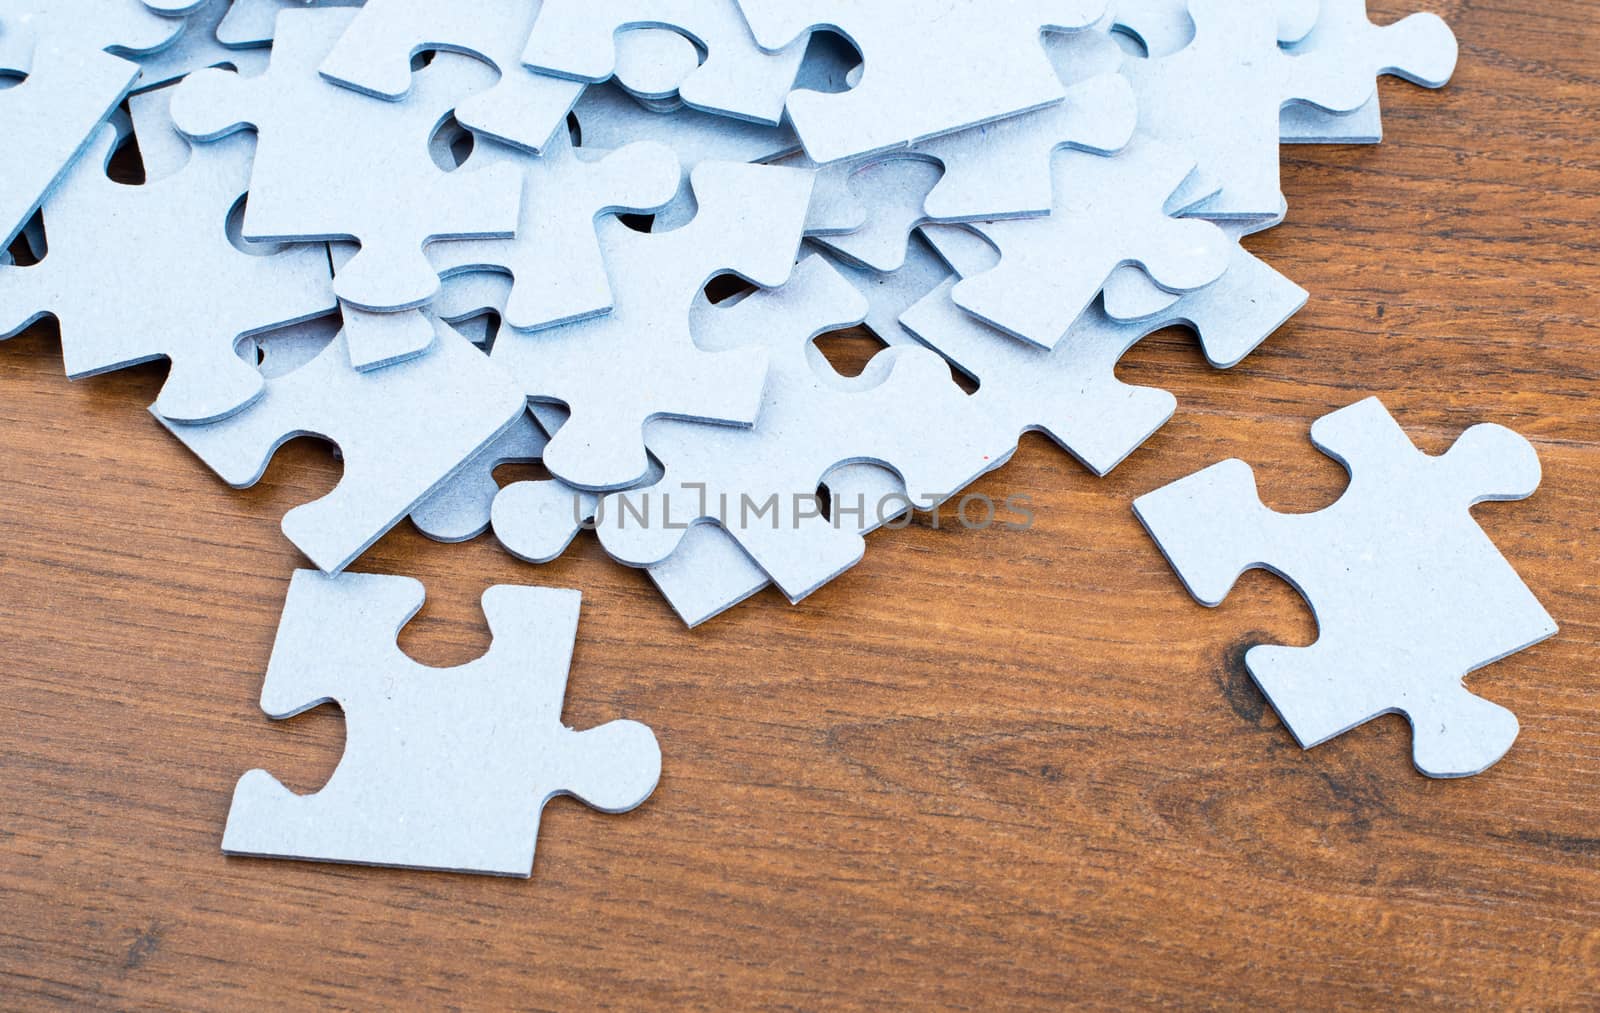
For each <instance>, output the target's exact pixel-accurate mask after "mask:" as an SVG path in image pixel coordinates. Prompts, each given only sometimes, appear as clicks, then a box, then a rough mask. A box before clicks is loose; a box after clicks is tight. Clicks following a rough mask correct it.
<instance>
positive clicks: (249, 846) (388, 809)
mask: <svg viewBox="0 0 1600 1013" xmlns="http://www.w3.org/2000/svg"><path fill="white" fill-rule="evenodd" d="M424 597H425V592H424V590H423V587H422V584H421V583H419V582H418V581H415V580H412V579H411V578H409V577H387V576H379V575H376V574H345V575H343V576H340V577H325V576H323V575H322V574H319V573H315V572H312V571H308V570H301V571H299V572H297V573H296V574H295V575H294V578H293V579H292V580H291V581H290V584H289V596H288V600H287V601H286V602H285V604H284V610H283V620H282V622H281V623H280V624H279V626H278V637H277V640H276V641H275V642H274V644H273V647H272V660H271V661H270V662H269V663H268V666H267V676H266V680H265V682H264V684H263V685H262V689H261V708H262V710H264V711H266V713H267V715H268V716H269V717H272V718H274V719H277V720H282V719H285V718H291V717H294V716H295V715H297V714H301V713H304V712H305V711H308V710H310V709H311V708H313V707H316V706H319V705H321V704H324V703H328V702H334V703H337V704H338V705H339V708H340V709H341V710H342V711H343V712H344V720H345V749H344V756H343V758H342V759H340V761H339V766H338V768H337V769H336V770H335V771H334V772H333V776H332V777H330V778H329V779H328V782H327V784H325V785H323V787H322V788H321V789H320V790H319V791H317V792H315V793H314V794H311V795H296V794H294V793H293V792H291V791H290V790H289V789H287V788H285V787H284V786H283V784H282V783H281V782H279V781H278V780H277V778H275V777H273V776H272V775H271V774H269V773H267V772H266V771H264V770H252V771H250V772H249V773H247V774H245V775H244V776H243V777H242V778H240V779H239V784H238V786H237V787H236V788H235V789H234V793H233V805H232V806H231V807H230V808H229V810H228V823H227V828H226V829H225V830H224V831H223V836H222V850H223V851H224V852H226V853H227V854H230V855H249V856H255V857H261V858H294V859H303V860H307V861H323V862H349V863H357V864H361V865H389V866H400V867H403V868H411V869H438V870H444V871H451V872H475V873H488V874H491V875H500V876H523V877H526V876H529V875H531V874H532V872H533V856H534V847H535V844H536V843H537V841H538V836H539V818H540V814H541V813H542V811H543V810H544V807H545V804H546V803H548V802H549V801H550V800H551V799H553V798H555V797H556V796H557V795H572V796H574V797H576V798H578V799H580V800H582V801H583V802H584V803H586V804H587V805H589V806H592V807H593V808H595V809H599V810H600V811H602V812H608V813H622V812H627V811H629V810H631V809H635V808H637V807H638V806H639V805H641V804H643V802H644V800H645V799H647V798H649V797H650V794H651V793H652V792H653V791H655V786H656V783H657V781H658V780H659V779H660V776H661V749H660V746H659V745H658V744H657V743H656V738H655V734H654V733H653V732H651V731H650V729H649V728H647V727H645V726H644V725H641V724H638V723H637V722H633V721H613V722H611V723H609V724H605V725H601V726H600V727H598V728H593V729H589V730H587V731H581V732H580V731H574V730H573V729H571V728H567V727H566V726H564V725H563V724H562V723H561V710H562V706H563V705H564V703H565V699H566V686H567V672H568V669H569V668H570V666H571V664H572V645H573V641H574V638H575V637H576V636H577V629H578V609H579V602H580V595H579V594H578V592H576V591H560V590H555V589H551V588H534V587H514V586H508V585H500V586H497V587H492V588H490V589H489V590H488V591H486V592H485V593H484V596H483V612H484V616H485V618H486V619H487V620H488V623H489V629H490V632H491V633H492V634H493V636H494V641H493V643H492V644H491V645H490V647H489V650H488V653H486V654H484V655H483V657H481V658H479V659H478V660H476V661H472V662H468V663H467V664H465V665H460V666H457V667H455V668H448V669H437V668H429V667H428V666H426V665H420V664H418V663H417V662H415V661H413V660H411V658H409V657H408V656H407V655H406V654H405V653H404V652H403V651H401V650H400V648H399V646H398V645H397V644H396V642H395V638H396V636H397V635H398V634H399V632H400V629H401V628H402V627H403V626H405V625H406V623H407V622H408V621H409V620H410V619H411V617H412V616H414V615H416V613H417V610H418V609H420V608H421V607H422V603H423V599H424Z"/></svg>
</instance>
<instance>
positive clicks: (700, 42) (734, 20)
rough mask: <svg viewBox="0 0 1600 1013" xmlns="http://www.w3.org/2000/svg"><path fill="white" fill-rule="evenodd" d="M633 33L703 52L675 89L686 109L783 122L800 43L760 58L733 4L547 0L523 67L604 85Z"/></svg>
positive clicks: (715, 0)
mask: <svg viewBox="0 0 1600 1013" xmlns="http://www.w3.org/2000/svg"><path fill="white" fill-rule="evenodd" d="M630 28H668V29H671V30H673V31H676V32H679V33H682V34H683V35H685V36H687V37H688V38H689V39H691V40H693V41H694V43H695V44H696V45H697V46H698V47H700V48H701V49H703V50H704V51H705V54H706V56H705V61H704V62H703V63H701V64H700V65H699V66H698V67H697V68H696V69H695V70H694V71H693V72H692V73H690V74H689V75H687V76H686V77H684V79H683V81H682V83H681V84H680V86H679V88H678V94H679V95H680V96H681V98H682V99H683V102H684V103H685V104H686V105H688V106H691V107H693V108H696V109H700V110H703V111H706V112H713V113H721V114H722V115H724V116H731V117H736V118H738V119H745V120H752V121H754V122H757V123H765V124H768V125H771V126H776V125H777V124H778V123H779V122H780V121H781V120H782V118H783V108H784V100H785V98H786V97H787V96H788V94H789V89H790V88H791V87H792V86H793V85H794V82H795V76H796V75H797V74H798V73H799V70H800V64H801V61H802V60H804V58H805V50H806V46H805V42H804V41H803V40H802V41H801V42H799V43H797V44H795V45H791V46H786V47H784V46H779V47H773V48H772V49H771V50H769V51H765V52H764V51H763V50H762V47H760V46H758V45H757V44H756V40H755V39H754V38H753V37H752V36H751V34H750V29H749V27H748V26H747V25H746V24H745V21H744V18H742V17H741V16H740V13H739V8H738V6H737V5H736V3H735V0H612V2H611V3H609V4H607V5H606V6H605V7H604V8H603V9H602V10H600V11H599V12H597V11H596V9H595V6H594V5H593V4H592V3H587V2H584V0H544V3H543V5H542V6H541V8H540V10H539V16H538V20H537V21H536V22H535V24H534V26H533V32H532V34H531V35H529V36H528V45H527V48H526V49H525V50H524V51H523V54H522V62H523V63H525V64H527V65H528V66H530V67H532V68H534V69H536V70H539V71H542V72H544V73H546V74H553V75H556V76H558V77H564V78H570V79H572V80H574V81H586V82H596V83H597V82H601V81H606V80H609V79H610V78H611V77H612V76H613V75H615V74H617V73H618V71H619V69H620V67H619V60H618V51H617V38H618V33H619V32H622V31H623V30H624V29H630Z"/></svg>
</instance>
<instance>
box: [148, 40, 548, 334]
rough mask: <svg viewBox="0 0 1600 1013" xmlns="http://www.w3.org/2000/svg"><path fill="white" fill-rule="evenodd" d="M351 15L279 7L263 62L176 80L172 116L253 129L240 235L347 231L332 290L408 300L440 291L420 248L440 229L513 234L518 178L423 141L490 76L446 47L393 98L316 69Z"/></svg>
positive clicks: (370, 299)
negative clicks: (263, 69)
mask: <svg viewBox="0 0 1600 1013" xmlns="http://www.w3.org/2000/svg"><path fill="white" fill-rule="evenodd" d="M354 15H355V12H353V11H346V10H307V11H286V12H284V13H283V14H282V15H280V16H279V19H278V30H277V39H276V41H275V43H274V45H273V50H272V62H271V64H270V66H269V68H268V70H267V73H265V74H263V75H261V76H260V77H254V78H242V77H240V76H239V75H237V74H234V73H230V72H228V71H222V70H206V71H201V72H200V73H198V74H195V75H193V76H191V77H190V78H189V79H188V80H186V81H184V82H183V83H182V84H180V85H178V90H177V92H176V93H175V94H174V96H173V98H172V117H173V120H174V122H175V123H177V125H178V127H179V129H180V130H182V131H183V132H184V133H185V134H187V135H188V136H189V137H190V138H192V139H194V140H199V141H211V140H216V139H217V138H220V137H225V136H227V135H228V134H231V133H234V132H236V131H239V130H243V129H246V128H250V127H253V128H254V129H255V130H256V132H257V134H258V135H259V142H258V145H257V150H256V160H255V169H254V172H253V174H252V176H251V182H250V202H249V205H248V209H247V210H246V213H245V235H246V236H247V237H248V238H250V239H255V240H270V241H274V242H283V241H327V240H342V239H349V240H355V241H356V242H358V243H360V245H361V252H360V254H358V255H357V256H356V257H354V258H353V259H351V261H350V262H349V263H348V264H346V265H345V266H344V267H343V269H341V270H340V271H339V272H338V274H337V275H336V277H335V279H334V291H335V292H336V293H337V294H338V296H339V298H340V299H341V300H343V301H344V302H346V303H348V304H350V305H352V306H355V307H356V308H358V309H366V310H372V311H376V312H386V311H394V310H403V309H412V308H416V307H420V306H424V305H426V304H427V303H428V302H429V301H430V300H431V299H432V298H433V296H434V295H435V294H436V293H437V292H438V289H439V278H438V274H437V273H436V272H435V271H434V270H433V268H432V266H431V265H429V263H428V261H427V258H426V257H425V256H424V255H423V252H422V247H423V246H424V245H425V244H427V243H429V242H431V241H433V240H437V239H445V238H495V237H501V238H505V237H510V236H511V235H513V234H514V233H515V231H516V227H517V216H518V209H519V204H520V199H521V192H522V184H521V179H520V178H519V175H518V173H517V172H516V170H515V169H514V168H513V167H511V166H508V165H492V166H489V167H487V168H484V169H482V170H478V171H462V172H454V173H451V172H445V171H443V170H441V169H440V168H439V167H438V166H437V165H435V164H434V161H433V159H432V157H431V156H430V155H429V153H428V146H427V142H428V139H429V138H430V137H431V136H432V135H433V134H434V132H435V131H436V130H437V128H438V126H439V125H440V124H441V123H442V122H443V121H444V120H445V118H446V117H447V116H448V115H449V112H450V110H451V108H453V106H454V105H455V103H456V102H458V101H460V100H461V99H462V98H463V97H465V96H467V95H470V94H472V93H473V92H475V91H477V90H478V89H480V88H482V87H484V86H485V85H486V84H487V83H489V82H491V81H492V80H493V76H494V72H493V70H491V69H490V68H488V67H485V66H484V65H482V64H480V63H478V62H476V61H474V60H472V59H469V58H467V57H464V56H459V55H456V54H451V53H441V54H439V55H438V56H437V57H436V58H435V59H434V60H433V62H432V63H431V64H430V65H429V66H428V67H427V68H425V69H424V70H422V71H419V72H418V73H417V74H416V75H415V84H414V87H413V89H412V92H411V93H410V94H409V95H408V96H407V98H406V99H405V100H404V101H401V102H380V101H375V100H373V99H372V98H370V97H368V96H364V95H361V94H359V93H356V92H353V91H350V90H349V89H347V88H340V87H337V86H335V85H333V84H330V83H329V82H327V81H325V80H323V79H322V77H321V76H320V75H318V73H317V70H316V68H317V65H318V63H320V62H321V60H322V57H323V55H324V54H325V53H326V52H327V50H328V48H329V47H330V46H332V45H333V43H334V42H335V41H337V39H338V38H339V35H340V33H341V32H342V31H343V30H344V28H345V27H346V26H347V25H348V24H349V23H350V20H351V18H352V17H353V16H354ZM330 160H337V164H332V165H330Z"/></svg>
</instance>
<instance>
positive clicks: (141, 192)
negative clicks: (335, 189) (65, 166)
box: [0, 126, 335, 422]
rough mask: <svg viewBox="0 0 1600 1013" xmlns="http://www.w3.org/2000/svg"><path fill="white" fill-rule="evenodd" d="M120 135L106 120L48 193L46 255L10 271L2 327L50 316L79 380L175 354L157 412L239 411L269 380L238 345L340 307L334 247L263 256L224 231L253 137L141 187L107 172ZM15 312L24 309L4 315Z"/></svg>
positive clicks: (1, 292)
mask: <svg viewBox="0 0 1600 1013" xmlns="http://www.w3.org/2000/svg"><path fill="white" fill-rule="evenodd" d="M115 143H116V131H115V129H114V128H112V127H110V126H102V127H101V128H100V132H99V133H98V134H97V135H96V138H95V140H94V142H93V143H92V144H91V145H90V147H89V150H88V151H87V152H86V153H85V155H84V157H83V158H82V159H80V160H79V161H78V162H77V163H76V164H75V165H74V166H73V167H72V169H71V170H69V172H68V173H67V176H66V178H65V179H63V180H62V182H61V183H60V184H59V185H58V186H57V187H56V188H55V190H54V191H53V193H52V194H51V197H50V199H49V201H48V202H47V203H46V205H45V214H46V215H47V216H48V218H49V229H50V242H49V251H48V253H47V254H46V256H45V258H44V259H43V260H42V261H40V262H39V263H38V264H36V265H34V266H32V267H13V268H6V269H5V270H4V271H0V305H3V306H5V307H7V312H4V313H0V333H8V334H14V333H16V332H17V331H20V330H21V329H22V328H23V327H25V326H27V325H28V324H29V323H32V322H33V321H34V320H37V319H38V318H39V317H41V316H44V315H45V314H47V313H49V314H53V315H55V317H56V318H57V319H58V320H59V321H60V323H61V352H62V359H63V360H64V362H65V364H66V370H67V375H68V376H69V377H71V378H73V379H78V378H80V377H86V376H94V375H96V374H99V373H104V372H108V371H110V370H115V369H122V368H125V367H127V366H132V365H136V364H138V363H141V362H149V361H150V360H152V359H158V358H166V359H168V360H170V361H171V363H172V371H171V373H170V375H169V376H168V378H167V382H166V385H165V386H163V387H162V390H161V394H160V396H159V397H158V398H157V399H156V403H155V406H154V410H155V411H157V412H158V413H160V414H162V415H164V416H166V417H167V418H169V419H172V420H174V421H182V422H209V421H212V420H215V419H219V418H223V417H225V416H228V415H231V414H232V413H234V412H236V411H238V410H239V409H241V408H243V407H245V406H246V405H248V404H250V403H251V402H252V401H254V400H255V399H256V398H257V397H258V396H260V394H261V392H262V389H263V388H262V380H261V376H260V375H259V374H258V373H257V372H256V371H255V370H254V369H253V368H251V367H250V366H249V365H247V364H245V363H243V362H241V361H240V360H239V357H238V356H237V355H236V354H235V352H234V347H235V346H236V345H237V344H238V342H239V340H240V339H241V338H245V337H248V336H250V335H251V334H254V333H257V332H259V331H264V330H270V329H272V328H275V327H281V326H284V325H286V324H292V323H295V322H297V321H300V320H307V319H310V318H312V317H316V316H321V315H322V314H324V313H327V312H329V311H330V310H332V309H333V308H334V305H335V303H334V299H333V290H332V282H331V278H330V275H329V271H328V260H327V257H326V255H325V254H324V253H323V252H322V250H320V249H319V248H314V247H313V248H302V249H294V250H285V251H281V252H278V253H275V254H272V255H270V256H256V255H251V254H246V253H242V252H240V251H239V250H237V249H235V248H234V246H233V244H232V243H230V242H229V241H228V235H227V221H228V214H229V211H230V209H232V208H233V206H234V205H235V204H236V203H238V201H239V200H240V199H241V198H242V197H243V195H244V192H245V187H246V186H247V185H248V182H249V176H250V155H251V151H252V149H253V147H254V145H253V143H252V141H251V140H250V138H248V137H238V138H232V139H230V140H228V141H224V142H221V143H219V144H214V145H209V146H207V147H205V148H201V149H196V150H195V151H194V152H193V153H192V154H191V155H190V158H189V162H188V164H187V165H186V166H185V167H184V168H183V169H182V170H180V171H179V172H177V173H175V174H172V175H169V176H166V177H165V178H163V179H159V180H157V181H155V182H151V183H147V184H145V185H143V186H125V185H122V184H120V183H114V182H112V181H111V180H110V179H108V178H106V175H105V171H104V168H105V165H106V163H107V162H108V161H109V160H110V158H111V154H112V152H113V150H114V148H115ZM219 293H225V294H226V297H224V298H218V295H219ZM10 310H20V311H22V312H23V314H24V315H23V316H22V317H21V319H16V318H11V319H7V317H10V316H11V313H10V312H9V311H10Z"/></svg>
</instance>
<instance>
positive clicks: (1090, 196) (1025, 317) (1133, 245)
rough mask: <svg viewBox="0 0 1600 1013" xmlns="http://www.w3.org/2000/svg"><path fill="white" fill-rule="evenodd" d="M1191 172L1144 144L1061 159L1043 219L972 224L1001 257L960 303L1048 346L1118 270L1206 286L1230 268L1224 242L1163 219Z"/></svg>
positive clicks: (1174, 155) (1216, 233)
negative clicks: (1135, 269)
mask: <svg viewBox="0 0 1600 1013" xmlns="http://www.w3.org/2000/svg"><path fill="white" fill-rule="evenodd" d="M1193 168H1194V164H1193V162H1192V161H1191V160H1189V159H1188V158H1187V157H1186V156H1184V155H1182V154H1180V153H1178V152H1177V151H1175V150H1174V149H1172V148H1169V147H1167V146H1166V145H1163V144H1159V143H1157V142H1155V141H1152V140H1150V139H1148V138H1145V137H1143V136H1140V137H1138V138H1135V140H1134V142H1133V143H1132V144H1130V145H1129V146H1128V147H1127V148H1126V149H1125V150H1124V151H1122V152H1121V153H1119V154H1118V155H1116V156H1115V157H1112V158H1107V157H1104V156H1101V155H1090V154H1084V153H1081V152H1071V151H1068V152H1062V153H1061V154H1058V155H1057V156H1056V194H1057V196H1056V208H1055V211H1054V212H1053V213H1052V214H1051V215H1050V217H1049V218H1039V219H1030V220H1023V221H1001V222H986V223H981V224H977V225H973V226H971V227H972V228H973V229H974V230H975V231H977V232H978V233H980V234H981V235H983V236H984V238H986V239H987V240H989V241H990V242H991V243H992V244H994V246H995V247H996V248H997V249H998V250H999V251H1000V263H999V265H998V266H996V267H995V268H994V269H993V270H990V271H986V272H984V273H982V274H978V275H974V276H971V277H967V278H965V279H963V280H962V282H961V284H959V285H958V286H956V289H955V301H956V303H957V304H958V305H960V306H961V307H962V308H964V309H965V310H967V311H968V312H969V313H972V314H973V315H974V316H976V317H978V318H979V319H980V320H983V321H984V322H985V323H988V324H990V325H992V326H994V327H998V328H999V329H1001V330H1003V331H1005V332H1006V333H1008V334H1011V335H1013V336H1015V337H1018V338H1021V339H1023V340H1025V341H1030V342H1033V343H1034V344H1036V345H1040V346H1042V347H1044V348H1053V347H1054V346H1055V345H1056V343H1057V342H1059V341H1060V340H1061V338H1062V336H1063V335H1065V334H1066V333H1067V330H1068V328H1070V327H1071V326H1072V323H1073V321H1075V320H1077V319H1078V317H1079V316H1080V315H1081V314H1082V313H1083V311H1084V310H1085V309H1087V308H1088V306H1089V304H1090V303H1091V302H1093V301H1094V299H1095V297H1096V296H1097V295H1098V294H1099V292H1100V290H1101V289H1102V288H1103V287H1104V286H1105V283H1106V279H1107V278H1109V277H1110V276H1111V274H1112V272H1113V271H1115V270H1116V269H1117V268H1118V267H1121V266H1122V265H1124V264H1130V263H1131V264H1137V265H1139V266H1140V267H1142V268H1144V270H1145V272H1146V273H1147V274H1149V275H1150V276H1151V278H1153V279H1154V280H1155V281H1156V283H1157V284H1158V285H1160V286H1161V287H1162V288H1165V289H1168V290H1170V291H1175V292H1189V291H1193V290H1195V289H1198V288H1203V287H1205V286H1206V285H1209V284H1211V283H1212V282H1214V281H1216V280H1217V278H1219V277H1221V276H1222V273H1223V271H1224V270H1226V268H1227V265H1228V257H1229V250H1228V242H1227V237H1226V236H1225V235H1224V234H1223V233H1222V232H1221V231H1220V230H1219V229H1217V227H1216V226H1214V225H1212V224H1210V223H1208V222H1203V221H1199V220H1196V219H1177V218H1172V217H1169V216H1168V215H1167V214H1166V213H1165V210H1166V204H1167V201H1168V199H1169V198H1170V196H1171V195H1172V194H1173V193H1174V192H1175V191H1176V190H1177V189H1178V188H1179V187H1180V186H1181V185H1182V184H1183V182H1184V181H1185V179H1186V178H1187V177H1188V176H1189V174H1190V172H1191V171H1192V170H1193Z"/></svg>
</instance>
